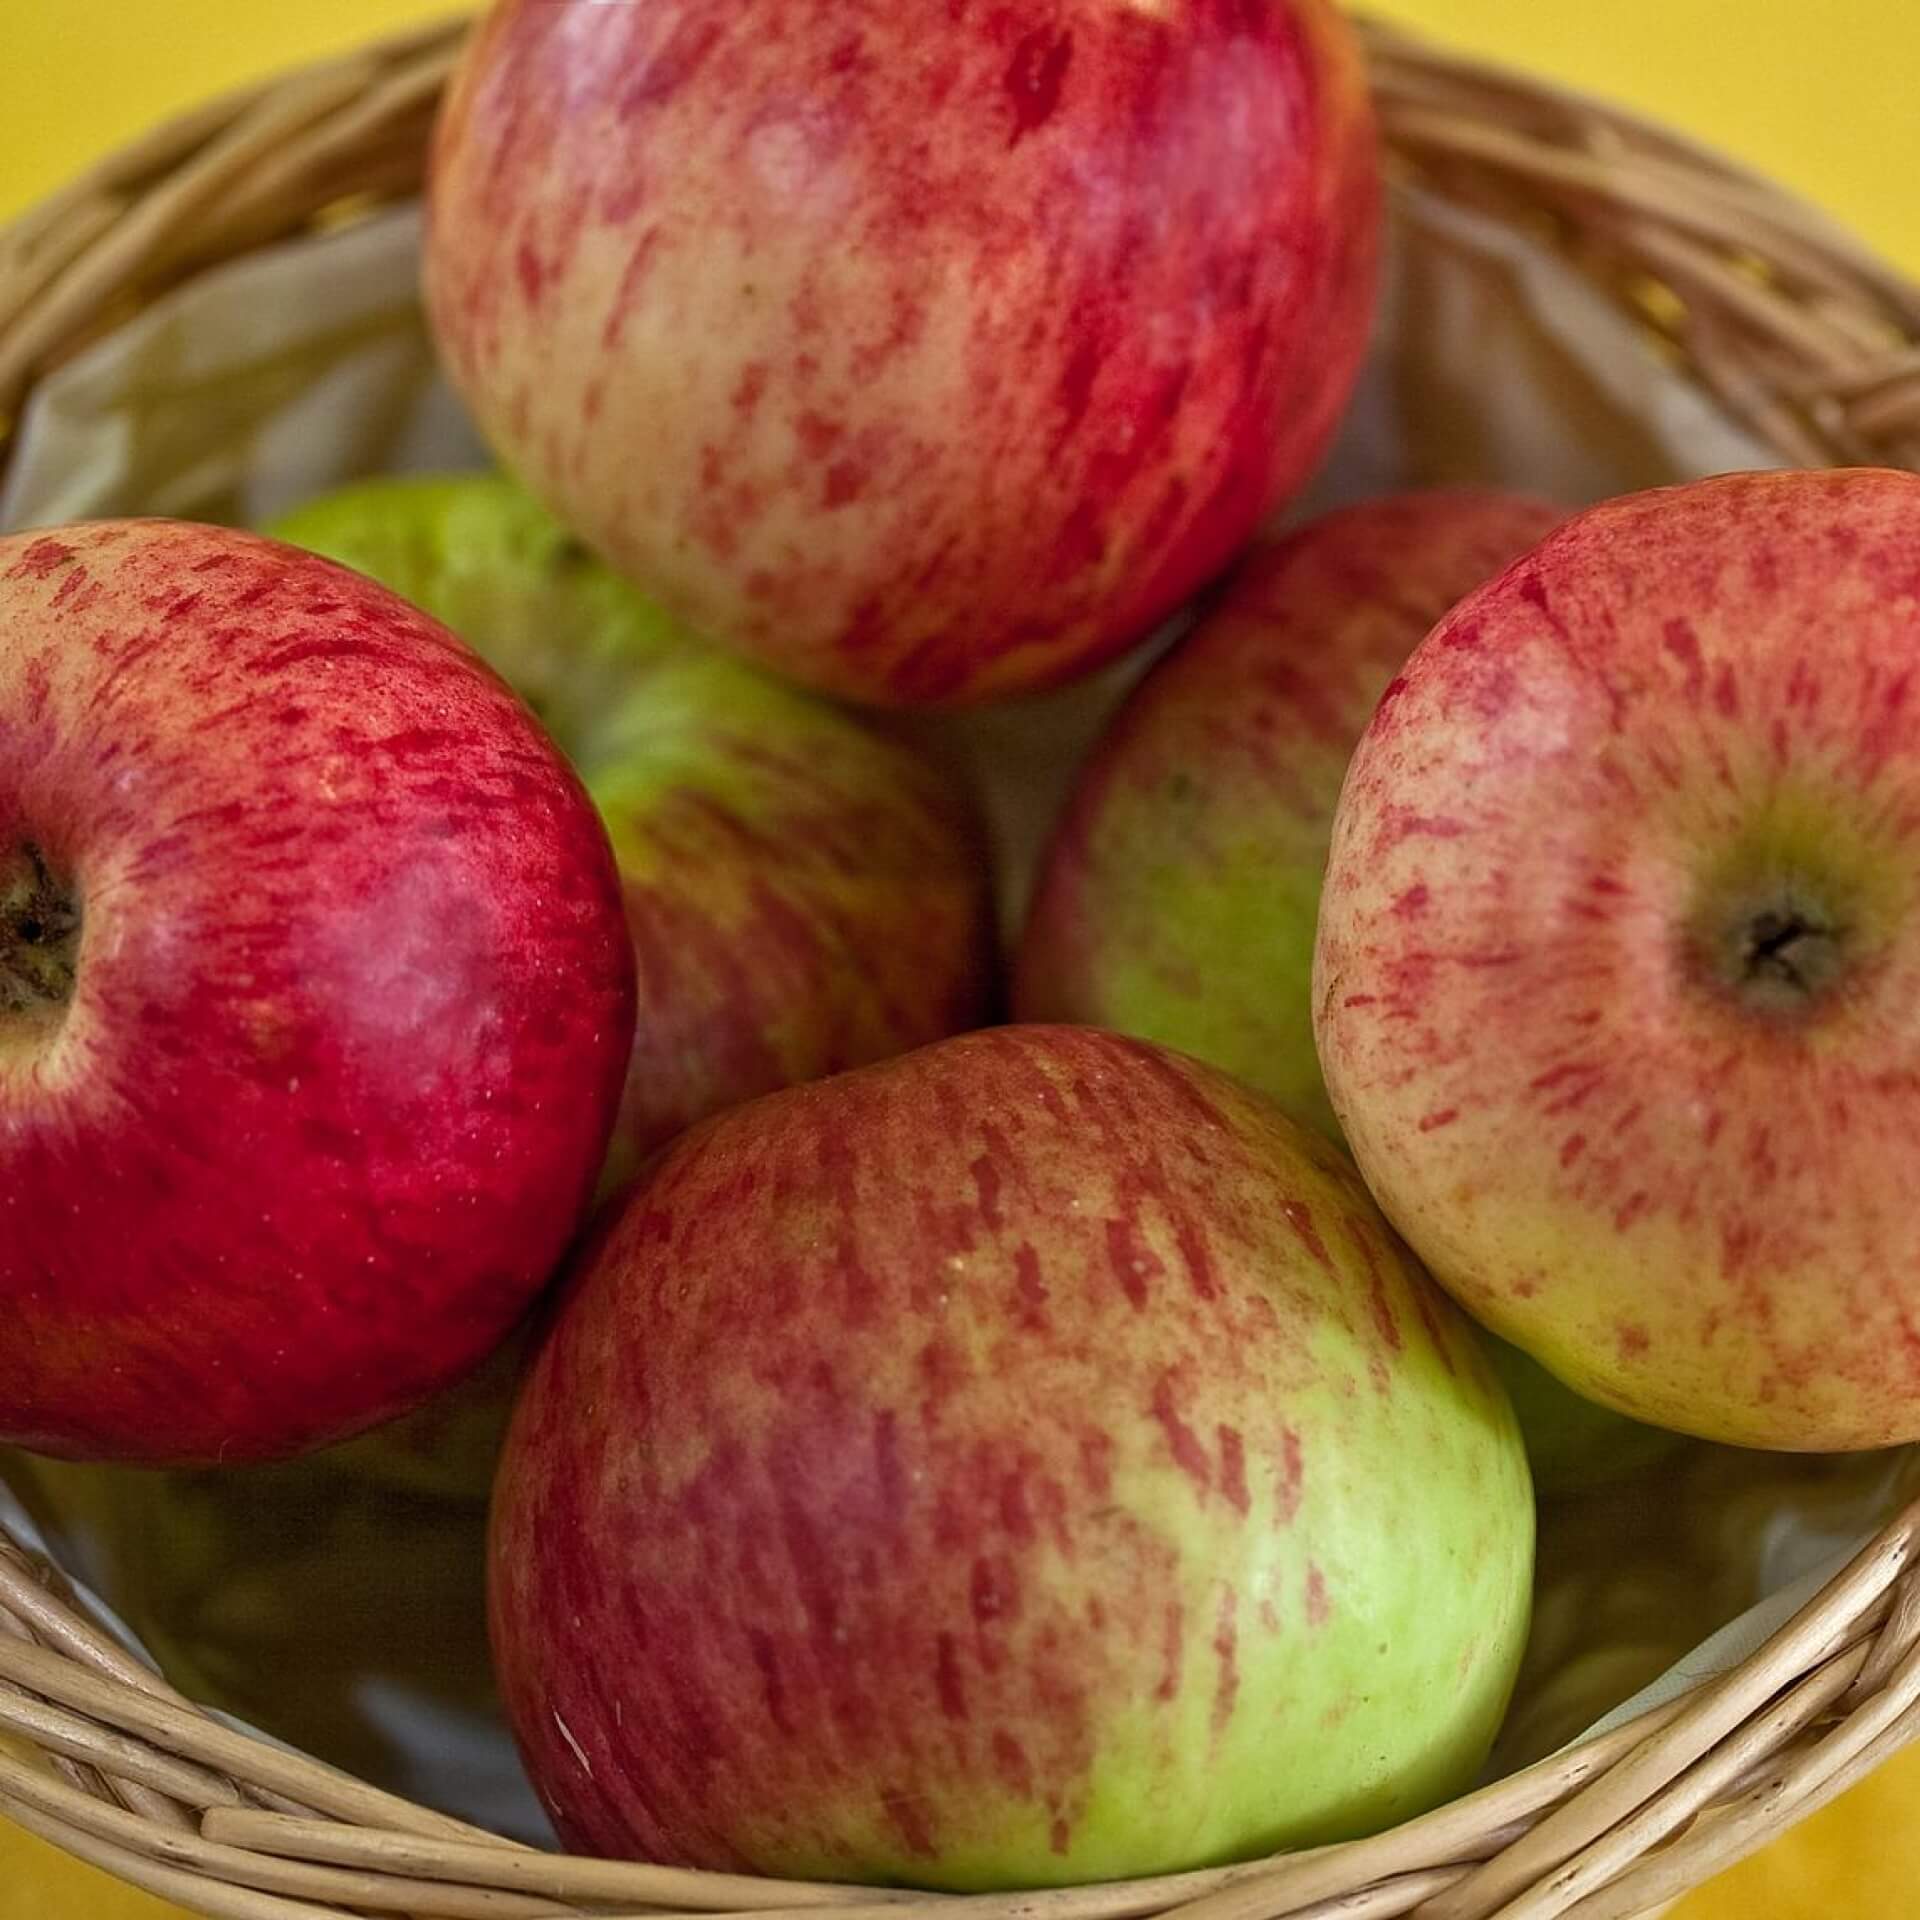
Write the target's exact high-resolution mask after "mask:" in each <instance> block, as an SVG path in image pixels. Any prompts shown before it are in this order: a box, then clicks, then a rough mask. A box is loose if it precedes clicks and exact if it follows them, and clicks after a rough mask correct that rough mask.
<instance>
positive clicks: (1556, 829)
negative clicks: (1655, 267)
mask: <svg viewBox="0 0 1920 1920" xmlns="http://www.w3.org/2000/svg"><path fill="white" fill-rule="evenodd" d="M1917 553H1920V480H1917V479H1915V478H1914V477H1913V476H1911V475H1906V474H1897V473H1881V472H1864V471H1863V472H1841V473H1822V474H1812V473H1808V474H1800V473H1795V474H1765V475H1737V476H1728V477H1724V478H1720V479H1716V480H1711V481H1706V482H1702V483H1698V484H1696V485H1693V486H1689V487H1685V488H1679V489H1669V490H1665V491H1662V492H1657V493H1651V494H1645V495H1638V496H1633V497H1630V498H1627V499H1624V500H1619V501H1614V502H1609V503H1607V504H1605V505H1602V506H1600V507H1597V508H1595V509H1593V510H1591V511H1589V512H1587V513H1584V514H1581V515H1579V516H1578V517H1577V518H1575V519H1574V520H1572V521H1569V522H1568V523H1567V524H1566V525H1565V526H1564V527H1562V528H1561V529H1560V530H1559V531H1557V532H1555V533H1553V534H1551V535H1550V536H1549V537H1548V538H1547V539H1546V540H1545V541H1544V542H1543V543H1542V544H1541V545H1540V546H1539V547H1538V548H1537V549H1536V550H1535V551H1534V552H1533V553H1532V554H1530V555H1529V556H1528V557H1527V558H1526V559H1525V560H1523V561H1522V562H1520V563H1519V565H1517V566H1516V567H1514V568H1513V569H1512V570H1510V571H1509V572H1508V573H1507V574H1506V575H1505V576H1504V577H1502V578H1500V579H1498V580H1493V581H1490V582H1489V583H1488V584H1487V585H1486V586H1484V587H1483V588H1481V589H1480V590H1478V591H1477V592H1475V593H1474V594H1473V595H1471V596H1470V597H1469V598H1468V599H1467V600H1466V601H1465V602H1463V603H1462V604H1461V605H1460V606H1458V607H1457V608H1455V610H1454V611H1453V612H1452V613H1451V614H1449V615H1448V616H1447V618H1446V619H1445V620H1443V621H1442V622H1441V624H1440V625H1439V627H1438V628H1436V630H1435V631H1434V632H1433V634H1432V635H1431V636H1430V637H1429V639H1428V640H1427V641H1426V642H1425V643H1424V644H1423V645H1422V646H1421V647H1420V648H1419V649H1418V651H1417V652H1416V653H1415V654H1414V656H1413V659H1412V661H1411V662H1410V663H1409V665H1408V667H1407V669H1406V671H1405V672H1404V673H1403V674H1402V675H1401V677H1400V680H1399V682H1398V684H1397V691H1396V693H1395V697H1394V698H1393V699H1392V700H1391V701H1388V702H1385V703H1383V704H1382V706H1381V707H1380V709H1379V710H1378V712H1377V714H1376V716H1375V718H1374V720H1373V722H1372V724H1371V727H1370V728H1369V731H1368V733H1367V736H1366V738H1365V740H1364V741H1363V742H1362V744H1361V746H1360V748H1359V749H1358V751H1357V753H1356V754H1355V756H1354V760H1353V765H1352V769H1351V772H1350V774H1349V777H1348V782H1347V786H1346V789H1345V794H1344V796H1343V799H1342V802H1341V807H1340V817H1339V821H1338V823H1337V826H1336V830H1335V836H1334V845H1333V850H1332V855H1331V859H1330V861H1329V865H1328V869H1327V885H1326V892H1325V897H1324V902H1323V911H1322V919H1321V936H1320V948H1319V955H1318V961H1317V970H1316V979H1317V982H1318V991H1317V994H1316V1009H1317V1023H1318V1039H1319V1046H1320V1054H1321V1058H1322V1061H1323V1062H1324V1063H1325V1065H1326V1068H1327V1078H1328V1083H1329V1085H1330V1086H1331V1087H1332V1088H1333V1090H1334V1093H1335V1096H1336V1105H1337V1107H1338V1108H1339V1112H1340V1118H1341V1121H1342V1124H1343V1126H1345V1128H1346V1130H1347V1133H1348V1137H1349V1138H1350V1140H1351V1141H1352V1142H1353V1145H1354V1148H1355V1151H1356V1154H1357V1155H1358V1157H1359V1159H1360V1162H1361V1165H1362V1168H1363V1170H1364V1171H1365V1172H1366V1174H1367V1177H1368V1180H1369V1183H1370V1185H1372V1187H1373V1188H1374V1190H1375V1192H1376V1193H1377V1194H1379V1195H1380V1196H1381V1198H1382V1202H1383V1205H1384V1207H1385V1210H1386V1212H1387V1213H1388V1215H1389V1216H1390V1217H1391V1218H1393V1219H1394V1220H1395V1221H1396V1222H1397V1223H1398V1224H1399V1225H1400V1227H1401V1228H1402V1230H1403V1231H1404V1232H1405V1233H1406V1234H1407V1236H1408V1238H1409V1240H1410V1241H1411V1242H1412V1243H1413V1245H1414V1247H1415V1249H1416V1251H1417V1252H1418V1253H1419V1254H1420V1255H1421V1256H1422V1257H1423V1259H1425V1260H1426V1262H1427V1263H1428V1265H1429V1266H1430V1267H1431V1268H1432V1270H1433V1271H1434V1273H1435V1274H1436V1276H1437V1277H1438V1278H1440V1279H1441V1280H1442V1281H1443V1283H1444V1284H1446V1285H1447V1286H1449V1287H1450V1288H1451V1289H1452V1290H1453V1291H1455V1292H1456V1293H1457V1294H1458V1295H1459V1297H1460V1298H1461V1299H1462V1300H1463V1301H1465V1302H1466V1303H1467V1304H1468V1305H1470V1306H1471V1307H1472V1308H1473V1310H1474V1311H1475V1313H1476V1314H1478V1315H1479V1316H1480V1317H1482V1318H1484V1319H1486V1320H1487V1321H1488V1323H1489V1324H1490V1325H1492V1326H1493V1327H1494V1328H1495V1329H1496V1330H1497V1331H1499V1332H1501V1333H1503V1334H1505V1335H1506V1336H1507V1337H1508V1338H1510V1339H1512V1340H1514V1341H1516V1342H1517V1343H1519V1344H1520V1345H1522V1346H1525V1347H1529V1348H1531V1349H1532V1350H1533V1351H1535V1352H1536V1353H1537V1354H1539V1355H1540V1356H1541V1357H1543V1358H1548V1359H1550V1360H1551V1362H1552V1363H1553V1365H1554V1366H1555V1369H1556V1371H1558V1372H1560V1373H1561V1374H1562V1375H1563V1376H1564V1377H1566V1378H1567V1379H1569V1380H1570V1381H1571V1382H1572V1383H1573V1384H1574V1385H1576V1386H1580V1387H1583V1388H1585V1389H1586V1390H1587V1391H1589V1392H1591V1393H1593V1394H1594V1395H1596V1396H1597V1397H1602V1398H1605V1399H1607V1400H1608V1401H1610V1402H1611V1403H1612V1404H1614V1405H1617V1406H1619V1407H1621V1408H1622V1409H1623V1410H1625V1411H1628V1412H1634V1413H1638V1414H1639V1415H1640V1416H1641V1417H1642V1418H1645V1419H1649V1420H1653V1421H1655V1422H1658V1423H1661V1424H1666V1425H1671V1426H1675V1427H1678V1428H1681V1429H1683V1430H1688V1431H1693V1432H1699V1433H1703V1434H1705V1435H1706V1436H1707V1437H1709V1438H1714V1439H1719V1440H1723V1441H1727V1442H1731V1443H1734V1444H1740V1445H1748V1446H1778V1447H1786V1448H1791V1449H1795V1450H1806V1449H1828V1448H1836V1449H1856V1448H1866V1447H1879V1446H1885V1445H1889V1444H1894V1443H1898V1442H1905V1441H1910V1440H1913V1439H1916V1438H1920V1267H1917V1266H1916V1262H1915V1259H1914V1249H1915V1235H1914V1216H1913V1210H1912V1204H1911V1200H1910V1194H1911V1190H1912V1185H1913V1183H1912V1177H1911V1160H1912V1143H1913V1139H1914V1134H1915V1129H1916V1125H1917V1124H1920V1108H1917V1107H1916V1091H1917V1090H1920V1027H1916V1025H1915V1022H1914V1019H1913V1009H1914V1007H1915V1006H1916V1005H1920V942H1916V940H1915V939H1914V937H1913V936H1914V930H1915V926H1916V924H1920V860H1917V858H1916V850H1915V848H1916V843H1915V839H1914V829H1913V823H1914V822H1915V821H1916V820H1920V703H1916V702H1915V700H1914V699H1913V697H1912V691H1913V688H1914V687H1915V686H1916V685H1920V612H1916V608H1917V607H1920V597H1917V596H1916V592H1915V588H1916V585H1917V584H1920V562H1916V559H1915V555H1916V554H1917ZM1468 635H1470V636H1471V638H1472V644H1471V645H1470V646H1460V645H1456V644H1455V642H1456V640H1458V639H1460V638H1462V637H1465V636H1468ZM1495 680H1498V681H1499V682H1500V683H1501V684H1502V685H1511V686H1512V687H1515V688H1518V689H1520V691H1519V692H1518V693H1516V694H1515V695H1514V697H1513V698H1512V699H1511V700H1510V701H1509V702H1508V703H1507V705H1506V706H1505V707H1504V708H1503V709H1502V710H1501V711H1500V712H1499V713H1498V714H1497V715H1495V716H1494V717H1492V718H1489V717H1488V710H1487V707H1486V703H1485V702H1484V701H1483V699H1482V695H1483V693H1484V691H1485V689H1486V687H1487V686H1488V685H1489V684H1490V683H1491V682H1493V681H1495ZM1436 816H1444V817H1445V818H1446V819H1447V820H1448V821H1449V823H1450V825H1449V832H1448V836H1447V837H1446V838H1444V839H1436V838H1434V837H1433V836H1432V835H1431V834H1430V833H1429V834H1427V835H1425V836H1420V835H1416V834H1410V833H1409V832H1408V826H1409V823H1410V822H1414V821H1422V820H1424V821H1431V820H1432V819H1433V818H1434V817H1436ZM1783 872H1784V873H1786V874H1787V875H1788V876H1789V877H1790V878H1792V879H1793V880H1794V881H1795V882H1796V883H1798V884H1801V885H1804V886H1805V887H1807V888H1809V889H1810V890H1811V891H1812V892H1813V893H1814V894H1815V895H1816V896H1818V895H1820V894H1822V893H1828V894H1830V896H1831V897H1830V900H1829V905H1830V907H1831V910H1832V911H1833V913H1834V916H1835V918H1836V919H1837V921H1838V922H1839V923H1840V924H1841V926H1842V928H1843V939H1844V941H1845V943H1847V948H1848V954H1849V960H1848V966H1849V971H1848V974H1847V978H1846V982H1845V986H1844V989H1843V990H1841V991H1839V992H1837V993H1836V994H1835V995H1834V996H1833V997H1832V998H1831V999H1830V1000H1827V1001H1824V1002H1822V1003H1821V1004H1820V1005H1819V1006H1818V1007H1816V1008H1813V1009H1811V1010H1810V1011H1806V1012H1804V1013H1802V1014H1796V1015H1791V1016H1788V1017H1762V1016H1759V1015H1756V1014H1755V1013H1754V1012H1753V1011H1752V1009H1751V1008H1749V1007H1747V1006H1744V1005H1743V1004H1742V1003H1741V1002H1739V1001H1738V1000H1736V999H1735V997H1734V996H1733V995H1732V994H1731V993H1729V992H1728V991H1727V990H1726V989H1725V988H1724V986H1722V985H1721V984H1719V983H1718V981H1717V980H1715V979H1714V978H1712V977H1711V976H1710V973H1709V972H1708V971H1707V970H1706V969H1705V968H1704V967H1703V963H1702V962H1701V960H1700V958H1699V948H1698V934H1697V932H1696V930H1695V929H1696V915H1697V914H1698V913H1700V912H1702V911H1704V910H1705V909H1706V907H1707V906H1708V905H1709V904H1710V903H1711V901H1712V900H1713V899H1714V898H1716V897H1717V896H1716V895H1715V893H1714V889H1715V888H1716V887H1721V888H1725V887H1729V886H1733V885H1735V884H1736V883H1737V884H1738V885H1741V886H1752V887H1754V888H1756V889H1759V890H1760V891H1761V892H1764V891H1765V890H1766V888H1767V886H1768V885H1769V883H1770V877H1771V880H1772V882H1773V883H1776V884H1777V881H1778V877H1779V875H1780V874H1781V873H1783ZM1416 890H1422V891H1424V895H1425V899H1426V904H1425V906H1424V908H1423V910H1422V911H1421V912H1420V914H1419V915H1417V916H1414V917H1412V918H1409V917H1407V916H1405V915H1403V914H1402V913H1400V912H1399V911H1397V907H1398V904H1399V903H1400V902H1402V901H1404V900H1405V899H1406V898H1408V897H1409V895H1410V894H1411V893H1413V892H1414V891H1416ZM1496 961H1497V962H1498V964H1492V963H1493V962H1496ZM1442 1114H1451V1115H1452V1116H1453V1117H1452V1118H1451V1119H1450V1120H1449V1122H1448V1124H1447V1125H1446V1126H1445V1127H1439V1126H1437V1125H1435V1124H1433V1121H1434V1119H1435V1117H1436V1116H1438V1115H1442Z"/></svg>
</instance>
